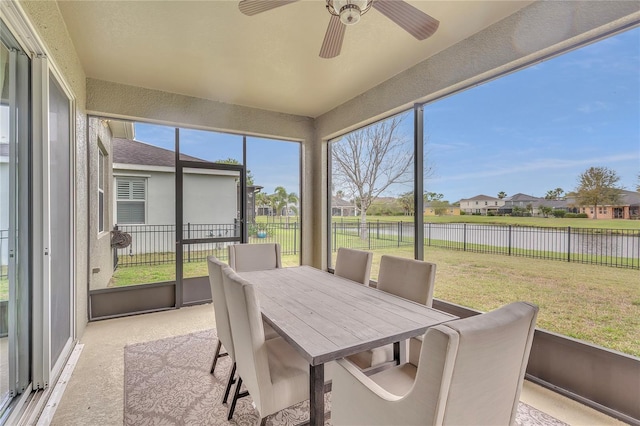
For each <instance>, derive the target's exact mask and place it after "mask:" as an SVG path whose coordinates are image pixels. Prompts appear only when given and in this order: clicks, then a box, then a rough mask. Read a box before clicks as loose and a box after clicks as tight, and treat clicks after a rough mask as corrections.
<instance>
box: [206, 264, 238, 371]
mask: <svg viewBox="0 0 640 426" xmlns="http://www.w3.org/2000/svg"><path fill="white" fill-rule="evenodd" d="M207 266H208V268H209V284H210V285H211V298H212V299H213V309H214V312H215V317H216V333H217V334H218V339H220V341H221V342H222V345H223V346H224V348H225V349H226V350H227V353H228V354H229V356H230V357H231V359H234V360H235V355H234V354H235V352H234V350H233V338H232V337H231V324H230V323H229V310H228V309H227V299H226V297H225V295H224V285H223V283H222V270H223V269H224V268H229V265H227V264H225V263H223V262H221V261H220V260H218V258H217V257H215V256H209V257H207Z"/></svg>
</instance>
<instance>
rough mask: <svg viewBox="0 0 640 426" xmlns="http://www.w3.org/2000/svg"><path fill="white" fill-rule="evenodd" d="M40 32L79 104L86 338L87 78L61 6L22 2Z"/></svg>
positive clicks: (81, 295)
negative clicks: (63, 18) (59, 8)
mask: <svg viewBox="0 0 640 426" xmlns="http://www.w3.org/2000/svg"><path fill="white" fill-rule="evenodd" d="M18 3H19V5H20V7H21V8H22V9H23V10H24V12H25V14H26V15H27V17H28V19H29V21H30V22H31V24H32V25H33V27H34V29H35V31H36V33H37V34H38V36H39V38H40V39H41V41H42V43H43V44H44V45H45V48H46V51H47V53H48V58H49V61H50V62H51V63H52V65H53V67H54V68H55V69H56V70H57V71H58V72H59V73H60V77H61V78H62V79H63V80H64V83H65V85H66V86H67V87H68V88H69V89H70V90H71V91H72V93H73V98H74V105H75V117H74V118H75V135H74V136H75V139H74V140H73V141H72V142H73V143H74V144H75V165H74V166H75V167H74V182H75V200H74V201H75V240H74V243H75V256H74V257H75V296H76V298H75V299H76V301H75V302H76V334H77V336H78V337H79V336H82V333H83V332H84V328H85V326H86V324H87V321H88V311H87V289H88V283H87V281H88V257H89V244H88V234H87V227H88V223H89V216H88V207H89V205H88V193H87V191H86V188H87V162H86V158H87V138H86V134H87V116H86V108H85V100H86V75H85V73H84V70H83V68H82V65H81V63H80V59H79V58H78V55H77V54H76V51H75V49H74V46H73V43H72V42H71V38H70V37H69V34H68V32H67V28H66V26H65V23H64V21H63V20H62V15H61V14H60V11H59V10H58V5H57V3H55V2H51V1H20V0H19V1H18Z"/></svg>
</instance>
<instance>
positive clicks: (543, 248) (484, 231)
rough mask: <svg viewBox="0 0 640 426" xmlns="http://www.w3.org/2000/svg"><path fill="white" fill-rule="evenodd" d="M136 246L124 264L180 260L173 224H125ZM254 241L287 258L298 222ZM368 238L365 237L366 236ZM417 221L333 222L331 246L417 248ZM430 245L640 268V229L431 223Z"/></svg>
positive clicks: (196, 250) (206, 246)
mask: <svg viewBox="0 0 640 426" xmlns="http://www.w3.org/2000/svg"><path fill="white" fill-rule="evenodd" d="M120 230H122V231H124V232H128V233H130V234H131V236H132V244H131V246H130V247H128V248H126V249H119V250H117V254H116V259H117V264H118V265H119V266H131V265H157V264H162V263H173V262H175V227H174V226H171V225H135V226H121V227H120ZM249 230H250V235H251V237H250V242H254V243H255V242H271V241H273V242H279V243H280V245H281V247H282V254H283V255H291V254H294V255H295V254H298V253H299V252H300V229H299V224H298V222H291V223H270V224H259V225H252V226H250V229H249ZM236 232H238V229H237V227H236V226H235V225H233V224H231V225H216V224H187V225H185V227H184V229H183V233H184V238H187V239H198V238H206V237H212V236H232V235H236V234H235V233H236ZM363 236H364V238H363ZM227 244H228V243H202V244H192V245H185V246H184V260H185V261H187V262H193V261H203V260H205V259H206V256H208V255H209V254H211V253H214V254H216V255H217V256H219V257H221V258H223V259H224V258H226V246H227ZM413 244H414V224H413V223H412V222H382V221H369V222H367V223H365V224H364V225H362V224H361V223H359V222H356V221H347V222H339V221H334V222H333V223H332V224H331V247H332V250H334V251H335V250H337V248H338V247H350V248H359V249H363V250H382V249H393V248H399V247H412V246H413ZM424 245H425V246H427V247H439V248H445V249H450V250H462V251H470V252H476V253H491V254H502V255H508V256H523V257H531V258H539V259H549V260H562V261H567V262H580V263H590V264H598V265H606V266H613V267H619V268H632V269H640V229H638V230H628V229H627V230H625V229H590V228H572V227H562V228H546V227H534V226H515V225H480V224H469V223H426V224H425V225H424Z"/></svg>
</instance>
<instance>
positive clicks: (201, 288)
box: [175, 128, 248, 307]
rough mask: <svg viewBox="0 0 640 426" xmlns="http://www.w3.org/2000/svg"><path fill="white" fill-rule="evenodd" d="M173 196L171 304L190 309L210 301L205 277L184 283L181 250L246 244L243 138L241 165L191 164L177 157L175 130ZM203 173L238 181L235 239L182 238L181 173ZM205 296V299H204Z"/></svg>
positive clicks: (189, 161)
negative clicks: (230, 176) (223, 173)
mask: <svg viewBox="0 0 640 426" xmlns="http://www.w3.org/2000/svg"><path fill="white" fill-rule="evenodd" d="M175 132H176V133H175V135H176V136H175V137H176V140H175V154H176V159H175V164H176V179H175V185H176V187H175V194H176V202H175V206H176V212H175V218H176V287H175V291H176V294H175V298H176V299H175V300H176V306H177V307H182V306H190V305H195V304H200V303H205V302H209V301H211V295H210V289H209V288H210V287H209V280H208V277H195V278H187V279H184V268H183V262H184V248H185V246H188V245H190V244H202V243H225V242H236V243H246V242H247V241H248V230H247V215H246V212H247V177H246V167H245V166H244V164H245V159H246V137H244V138H243V143H242V151H243V155H242V156H243V161H242V164H225V163H215V162H208V161H191V160H182V159H181V157H180V128H176V129H175ZM187 168H188V169H203V170H223V171H233V172H237V173H238V175H239V178H240V181H239V186H238V191H239V193H240V205H239V207H240V211H239V212H238V214H239V216H240V217H239V226H240V232H239V235H234V236H231V237H208V238H184V235H183V234H184V233H183V229H184V193H183V189H184V188H183V184H184V169H187ZM206 295H208V297H207V296H206Z"/></svg>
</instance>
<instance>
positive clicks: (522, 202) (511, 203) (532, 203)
mask: <svg viewBox="0 0 640 426" xmlns="http://www.w3.org/2000/svg"><path fill="white" fill-rule="evenodd" d="M502 201H503V202H504V205H503V206H502V207H500V208H499V209H498V214H512V213H513V208H514V207H518V208H519V209H522V210H527V211H528V212H529V213H531V215H532V216H537V215H538V214H539V213H540V207H541V206H548V207H553V205H552V204H554V203H555V204H558V202H560V203H564V204H566V202H563V201H561V200H548V199H546V198H540V197H534V196H533V195H527V194H523V193H517V194H515V195H512V196H510V197H506V198H504V199H503V200H502Z"/></svg>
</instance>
